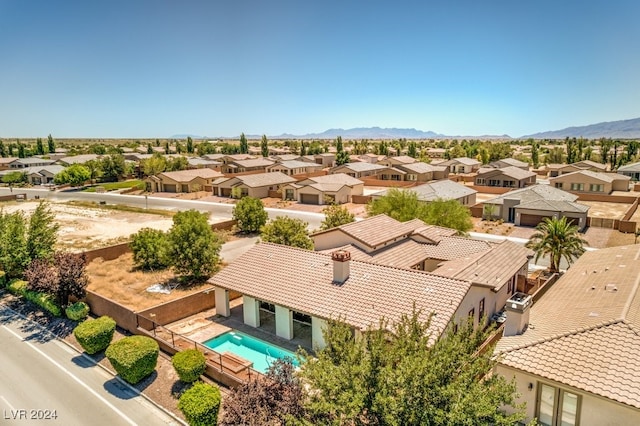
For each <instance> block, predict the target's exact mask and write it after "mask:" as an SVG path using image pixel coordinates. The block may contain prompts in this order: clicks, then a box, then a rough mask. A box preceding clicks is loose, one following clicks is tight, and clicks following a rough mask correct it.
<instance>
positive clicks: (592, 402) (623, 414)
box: [495, 364, 640, 426]
mask: <svg viewBox="0 0 640 426" xmlns="http://www.w3.org/2000/svg"><path fill="white" fill-rule="evenodd" d="M495 373H497V374H500V375H502V376H503V377H505V378H506V379H507V381H510V380H511V379H515V382H516V386H517V392H518V393H519V394H520V397H519V398H518V399H517V400H516V401H517V403H525V404H526V409H525V413H526V415H527V419H526V420H525V422H527V423H528V422H530V421H531V420H532V419H533V418H534V417H535V415H536V403H537V395H538V389H537V388H538V383H539V382H543V383H545V384H549V385H551V386H555V387H559V388H562V389H565V390H568V391H570V392H572V393H575V394H577V395H580V396H581V397H582V401H581V407H580V426H635V425H638V424H640V410H638V409H635V408H633V407H629V406H626V405H623V404H620V403H617V402H614V401H611V400H609V399H606V398H602V397H599V396H596V395H593V394H590V393H587V392H584V391H581V390H578V389H575V388H572V387H570V386H566V385H563V384H559V383H556V382H553V381H551V380H546V379H544V378H541V377H539V376H536V375H533V374H529V373H526V372H523V371H520V370H516V369H513V368H510V367H507V366H505V365H502V364H498V365H497V366H496V368H495ZM529 383H532V384H533V388H532V389H531V390H529ZM504 409H505V411H507V412H508V413H512V412H513V411H514V410H513V409H512V408H509V407H505V408H504Z"/></svg>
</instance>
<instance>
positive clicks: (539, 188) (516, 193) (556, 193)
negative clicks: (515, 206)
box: [485, 184, 578, 204]
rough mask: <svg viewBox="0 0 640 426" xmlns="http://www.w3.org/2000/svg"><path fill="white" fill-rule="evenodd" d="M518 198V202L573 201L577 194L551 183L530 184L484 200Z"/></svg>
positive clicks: (499, 200)
mask: <svg viewBox="0 0 640 426" xmlns="http://www.w3.org/2000/svg"><path fill="white" fill-rule="evenodd" d="M505 199H508V200H520V203H528V202H532V201H537V200H557V201H571V202H573V201H575V200H577V199H578V196H577V195H575V194H572V193H570V192H566V191H563V190H561V189H558V188H554V187H553V186H551V185H541V184H536V185H531V186H528V187H526V188H522V189H516V190H513V191H509V192H507V193H505V194H502V195H500V196H498V197H495V198H492V199H490V200H487V201H485V204H503V203H504V200H505Z"/></svg>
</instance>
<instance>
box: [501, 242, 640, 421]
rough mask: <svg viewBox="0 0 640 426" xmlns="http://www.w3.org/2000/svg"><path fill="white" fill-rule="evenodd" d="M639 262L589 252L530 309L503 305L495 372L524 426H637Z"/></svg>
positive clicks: (631, 252) (517, 303)
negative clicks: (520, 409)
mask: <svg viewBox="0 0 640 426" xmlns="http://www.w3.org/2000/svg"><path fill="white" fill-rule="evenodd" d="M639 258H640V245H630V246H622V247H611V248H606V249H600V250H597V251H588V252H586V253H585V254H583V255H582V256H581V257H580V258H579V259H578V260H577V261H576V262H575V264H573V265H572V266H571V268H570V269H569V270H568V271H567V272H566V273H565V274H564V275H563V276H562V277H561V278H560V279H559V280H558V281H557V282H556V283H555V284H553V286H551V287H550V288H549V290H548V291H547V292H546V293H545V294H544V295H543V296H542V297H541V298H540V299H539V300H537V301H536V302H535V303H533V304H532V303H531V299H530V298H528V297H527V296H526V295H521V294H518V295H517V297H515V298H513V299H511V300H510V301H508V302H507V318H506V322H505V328H504V334H503V337H502V338H501V339H500V340H499V341H498V343H497V345H496V347H495V352H494V354H495V358H496V359H497V361H498V365H497V367H496V368H495V372H496V373H497V374H500V375H502V376H503V377H504V378H506V380H507V381H511V380H514V381H515V383H516V388H517V389H516V391H517V394H518V400H517V401H516V402H517V403H526V411H525V413H526V419H525V420H524V421H525V422H530V421H531V420H532V419H533V418H536V419H537V421H538V423H539V424H545V425H580V426H601V425H616V426H636V425H638V424H640V333H639V332H638V330H639V329H640V315H638V313H639V312H640V287H639V286H638V277H640V262H639V261H638V259H639Z"/></svg>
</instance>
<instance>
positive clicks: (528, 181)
mask: <svg viewBox="0 0 640 426" xmlns="http://www.w3.org/2000/svg"><path fill="white" fill-rule="evenodd" d="M536 176H537V175H536V174H535V173H533V172H530V171H529V170H524V169H521V168H519V167H515V166H506V167H502V168H491V167H489V168H481V169H479V170H478V174H477V175H476V178H475V184H476V185H477V186H498V187H502V188H524V187H525V186H529V185H533V184H535V183H536Z"/></svg>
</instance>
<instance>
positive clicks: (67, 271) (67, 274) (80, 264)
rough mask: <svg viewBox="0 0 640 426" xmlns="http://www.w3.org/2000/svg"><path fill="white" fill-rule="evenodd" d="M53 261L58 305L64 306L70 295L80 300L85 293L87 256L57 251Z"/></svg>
mask: <svg viewBox="0 0 640 426" xmlns="http://www.w3.org/2000/svg"><path fill="white" fill-rule="evenodd" d="M54 263H55V267H56V269H57V271H58V286H57V288H56V298H57V299H58V303H59V304H60V306H61V307H63V308H66V307H67V305H68V304H69V297H70V296H73V297H75V298H76V299H78V300H80V299H83V298H84V297H85V296H86V294H87V285H89V276H88V275H87V257H86V256H85V255H84V253H83V254H77V253H67V252H58V253H56V254H55V256H54Z"/></svg>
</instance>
